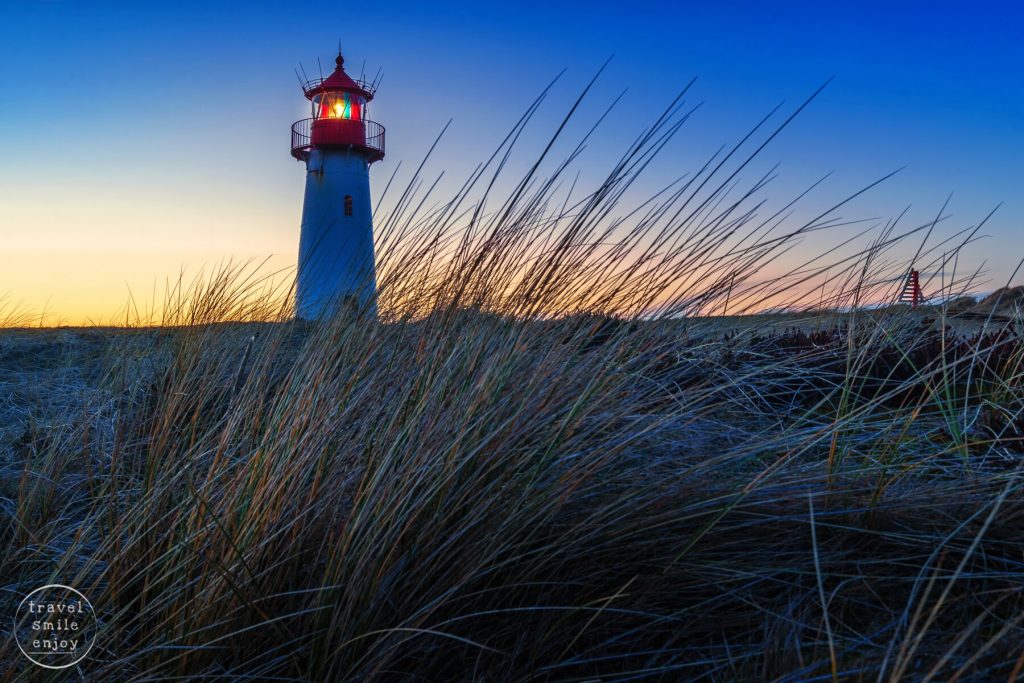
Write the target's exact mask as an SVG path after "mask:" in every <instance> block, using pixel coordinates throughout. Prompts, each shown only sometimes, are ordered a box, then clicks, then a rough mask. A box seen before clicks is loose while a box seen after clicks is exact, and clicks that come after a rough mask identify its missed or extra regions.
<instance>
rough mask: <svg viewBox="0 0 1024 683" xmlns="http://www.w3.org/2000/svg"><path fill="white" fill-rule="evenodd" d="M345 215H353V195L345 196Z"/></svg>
mask: <svg viewBox="0 0 1024 683" xmlns="http://www.w3.org/2000/svg"><path fill="white" fill-rule="evenodd" d="M345 215H346V216H351V215H352V195H350V194H347V195H345Z"/></svg>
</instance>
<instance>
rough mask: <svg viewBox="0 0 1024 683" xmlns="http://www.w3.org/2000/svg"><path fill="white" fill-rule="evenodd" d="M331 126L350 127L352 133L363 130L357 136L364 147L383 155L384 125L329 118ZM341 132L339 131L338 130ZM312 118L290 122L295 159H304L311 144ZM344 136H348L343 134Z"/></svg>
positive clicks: (338, 127) (333, 127)
mask: <svg viewBox="0 0 1024 683" xmlns="http://www.w3.org/2000/svg"><path fill="white" fill-rule="evenodd" d="M329 121H330V125H331V128H332V129H334V130H335V131H339V129H345V128H350V130H351V133H352V134H358V133H360V132H364V134H363V135H362V136H360V137H358V138H355V139H359V140H362V141H363V145H362V146H364V147H366V148H367V149H369V150H371V151H373V152H376V153H377V155H379V156H380V157H383V156H384V126H382V125H380V124H379V123H377V122H376V121H367V120H365V119H364V120H362V121H354V120H349V119H329ZM339 132H341V131H339ZM312 134H313V119H302V120H301V121H296V122H295V123H293V124H292V156H293V157H295V158H296V159H305V158H306V156H307V155H308V154H309V148H310V147H311V146H312V144H313V143H312ZM344 137H345V138H349V137H350V136H348V135H345V136H344Z"/></svg>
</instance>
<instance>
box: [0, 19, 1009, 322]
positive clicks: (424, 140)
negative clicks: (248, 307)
mask: <svg viewBox="0 0 1024 683" xmlns="http://www.w3.org/2000/svg"><path fill="white" fill-rule="evenodd" d="M1022 20H1024V11H1022V10H1021V9H1017V8H1014V7H1012V6H1011V3H994V2H992V3H987V2H974V3H962V2H961V3H952V2H905V3H881V2H879V3H821V2H815V3H722V2H717V3H710V2H708V3H668V2H665V3H653V2H645V1H644V0H637V1H635V2H617V3H610V2H586V3H583V2H516V3H507V2H499V3H491V2H488V3H468V2H465V3H462V2H449V3H444V2H431V3H425V2H375V3H367V2H361V3H344V2H331V3H306V4H303V3H284V2H281V3H264V2H246V3H223V2H202V3H192V2H180V3H120V2H118V3H113V2H89V3H84V2H71V1H62V0H48V1H36V2H33V1H31V0H23V1H22V2H18V3H16V4H15V3H9V4H5V6H4V14H3V22H2V23H0V44H2V45H3V52H2V55H3V60H2V62H0V89H2V92H3V96H2V97H0V150H2V151H3V153H4V154H3V159H2V161H0V231H2V236H3V239H4V241H5V244H6V249H5V250H4V251H3V256H2V257H0V258H3V259H5V260H4V262H3V263H0V268H2V270H0V272H6V273H7V275H6V277H5V281H4V282H2V283H0V294H3V293H5V292H6V293H7V294H8V295H9V296H11V297H14V298H16V299H18V300H19V301H24V302H27V304H28V305H30V306H38V305H39V302H40V301H43V302H45V304H46V305H47V306H49V307H50V308H51V309H52V310H54V311H55V312H56V313H57V314H58V315H59V316H61V317H62V318H63V319H67V320H71V321H74V320H77V319H78V318H79V317H81V316H91V317H93V318H94V319H95V318H97V317H102V316H103V315H105V311H108V310H110V311H112V310H113V309H114V308H116V306H115V300H116V303H117V304H120V303H121V299H123V298H124V297H125V285H126V283H127V284H128V285H129V286H131V287H133V288H137V287H140V286H142V287H145V286H146V285H145V282H147V281H149V282H150V283H151V282H152V281H153V280H154V279H159V281H161V282H162V280H163V277H164V275H166V274H168V273H172V274H173V273H176V272H177V269H178V264H187V265H189V266H190V267H194V266H195V265H196V264H199V263H204V262H208V261H210V260H215V259H216V258H219V257H221V256H223V255H229V254H231V255H236V256H241V257H249V256H263V255H269V254H276V255H277V257H276V258H278V260H279V261H278V262H279V263H282V264H285V263H287V262H289V260H290V261H291V262H294V251H295V246H296V244H297V239H298V216H299V211H300V202H301V194H302V183H303V173H302V170H301V166H300V165H299V164H298V163H296V162H295V161H293V160H292V159H291V158H290V157H289V155H288V151H287V147H286V145H287V139H288V128H289V125H290V124H291V122H292V121H293V120H295V119H298V118H303V117H304V116H306V115H308V114H307V113H306V112H307V110H306V101H305V100H304V99H303V98H302V96H301V93H300V92H299V90H298V86H297V83H296V79H295V75H294V73H293V69H294V68H295V67H296V66H297V65H298V63H299V62H301V63H303V64H304V65H305V67H306V69H307V71H308V72H310V73H312V72H313V71H315V70H316V59H317V58H318V57H319V58H320V59H321V61H322V62H323V64H324V66H325V69H326V68H327V65H329V64H330V63H331V60H332V58H333V52H334V50H335V48H336V45H337V42H338V40H339V38H340V39H341V41H342V46H343V49H344V52H345V54H346V57H347V60H348V65H349V66H350V67H352V69H351V70H354V71H358V70H359V69H358V67H359V65H360V64H361V63H362V62H363V60H365V61H366V63H367V68H368V70H369V71H370V72H371V73H373V72H375V71H376V69H377V67H380V68H382V69H383V72H384V79H383V83H382V86H381V89H380V91H379V94H378V97H377V99H376V100H375V101H374V103H373V105H374V106H373V108H372V116H373V118H374V119H376V120H378V121H380V122H382V123H383V124H384V125H385V126H387V129H388V157H387V159H385V161H384V162H382V163H381V164H378V165H376V166H375V167H374V171H373V177H374V184H375V186H377V187H378V188H379V187H380V186H382V185H383V180H384V179H385V178H386V177H387V176H388V175H390V173H391V171H392V170H393V168H394V165H395V164H396V163H397V162H398V161H400V160H404V161H405V162H406V163H405V165H404V166H403V168H406V167H408V166H410V165H413V164H414V162H416V161H418V159H419V158H420V156H421V155H422V154H423V152H424V151H425V149H426V148H427V146H428V145H429V142H430V141H431V140H432V138H433V136H434V134H435V133H436V132H438V131H439V130H440V129H441V128H442V126H443V125H444V124H445V122H446V121H447V120H448V119H449V118H453V119H454V123H453V127H452V128H451V130H450V133H449V136H448V138H447V140H446V141H445V143H444V144H442V146H441V148H440V150H439V152H438V154H437V159H436V163H435V167H436V168H438V169H439V168H445V169H447V170H448V172H449V175H451V176H452V178H453V182H454V180H455V178H456V177H459V176H460V175H461V174H463V173H465V172H467V171H468V170H469V169H470V168H471V167H472V166H473V165H474V164H475V163H476V161H479V160H482V159H483V158H485V157H486V155H487V154H488V153H489V152H490V150H491V149H492V147H493V146H494V144H495V143H496V142H497V141H498V140H499V139H500V137H501V135H503V133H504V132H505V131H506V130H507V128H508V127H509V126H510V125H511V124H512V123H513V122H514V121H515V119H516V118H518V116H519V115H520V114H521V112H522V111H523V109H524V108H525V106H526V105H527V104H528V103H529V101H530V100H532V99H533V97H534V96H535V95H536V94H537V93H538V92H539V91H540V89H541V88H542V87H543V86H544V85H545V84H546V83H547V82H548V81H549V80H550V79H551V78H552V77H554V76H555V75H556V74H557V73H558V72H560V71H561V70H562V69H563V68H564V69H566V70H567V71H566V74H565V75H564V76H563V78H562V80H561V81H560V83H559V85H558V87H557V88H556V91H555V94H554V96H553V97H552V98H551V101H550V102H549V104H548V105H547V107H546V108H545V109H544V111H543V113H542V115H541V117H540V118H539V119H538V121H537V124H536V128H535V129H536V131H537V132H538V135H537V137H536V139H537V140H538V141H539V140H540V133H541V132H542V131H544V130H545V128H546V127H547V126H549V125H550V124H551V123H552V122H553V121H554V120H555V118H556V117H557V116H558V115H559V114H561V113H563V112H564V111H565V108H566V107H567V106H568V103H569V102H570V101H571V99H572V97H574V96H575V94H576V93H577V92H578V90H579V89H580V88H581V87H582V86H583V85H584V84H585V82H586V81H587V80H588V79H589V77H590V76H591V75H592V74H593V73H594V72H595V71H596V70H597V68H598V67H599V66H600V65H601V64H602V63H603V62H604V61H605V60H606V59H607V58H609V57H613V60H612V62H611V65H610V66H609V68H608V69H607V71H606V73H605V74H604V76H603V78H602V79H601V81H600V82H599V85H598V87H597V88H596V90H595V92H594V96H593V98H592V101H591V104H590V105H589V108H585V109H584V112H583V116H584V118H583V121H586V120H587V117H588V116H590V117H592V116H593V115H595V114H596V112H597V111H598V110H600V109H601V108H602V107H603V106H604V105H605V104H607V103H608V102H609V101H610V100H611V99H612V98H613V97H614V96H615V95H617V94H618V93H619V92H620V91H621V90H622V89H623V88H628V90H629V94H628V96H627V100H626V102H625V104H624V105H623V106H622V107H621V108H620V109H619V110H618V114H617V115H616V116H615V117H613V119H612V120H611V121H610V122H609V126H606V128H605V129H604V132H603V133H602V134H601V135H600V136H599V140H598V142H597V143H596V144H595V145H593V148H592V149H591V150H589V152H588V155H589V156H587V157H586V158H585V167H586V168H588V169H598V168H603V167H604V166H606V165H608V164H610V163H611V161H612V160H613V158H614V157H615V155H616V153H617V152H618V151H620V150H621V146H622V145H623V144H624V143H625V142H626V141H627V140H628V139H631V138H632V137H633V136H634V135H635V134H636V133H637V132H639V130H640V129H641V128H642V127H643V125H644V124H645V123H647V122H648V121H649V120H650V119H651V118H652V117H653V116H654V115H655V114H656V113H657V112H658V111H660V108H661V107H662V106H664V105H665V104H666V103H667V102H668V101H669V100H670V99H671V98H672V97H673V96H674V95H675V93H676V92H677V91H678V90H679V89H680V88H681V87H682V86H683V85H685V84H686V83H687V82H688V81H689V80H690V79H691V78H692V77H694V76H697V77H698V82H697V84H696V85H695V86H694V88H693V90H692V94H691V97H690V99H691V101H693V102H694V103H696V102H703V103H704V104H703V105H702V108H701V109H700V111H699V112H698V114H697V116H695V118H694V119H693V121H692V124H688V125H687V127H686V128H685V129H684V130H683V132H682V133H681V134H680V136H679V139H678V140H677V142H676V144H674V146H673V147H672V148H670V149H669V150H668V151H667V152H666V155H665V157H664V158H663V159H662V160H661V161H660V163H659V164H658V165H657V166H656V167H655V168H654V169H652V177H651V178H650V180H649V182H650V187H651V189H654V188H655V187H656V186H658V185H660V184H661V183H662V182H664V181H667V180H668V179H670V177H673V176H674V175H676V174H677V171H681V170H683V169H686V168H693V167H694V166H696V165H698V164H699V162H700V161H701V160H703V158H704V157H705V156H706V155H707V154H708V153H710V152H711V151H712V150H714V149H716V148H717V147H718V146H720V145H721V144H724V143H728V142H731V141H735V140H736V139H738V137H739V136H740V135H742V134H743V133H744V132H745V131H746V129H747V128H748V127H749V126H750V125H751V124H753V123H754V122H756V121H757V120H758V119H759V118H760V117H761V116H762V115H763V114H764V113H766V112H767V111H768V110H769V109H771V108H772V107H773V106H775V105H776V104H778V103H779V102H780V101H783V100H784V101H786V103H787V105H788V106H790V107H792V106H796V105H797V104H799V102H800V101H801V100H802V99H803V98H804V97H805V96H806V95H807V94H809V93H810V92H812V91H813V90H814V89H815V88H816V87H817V86H818V85H819V84H820V83H821V82H823V81H824V80H825V79H827V78H829V77H831V76H834V77H835V80H834V81H833V82H832V84H831V85H830V86H829V87H828V88H827V89H826V91H825V92H824V93H823V94H822V96H821V97H820V98H819V99H818V100H817V101H816V102H815V103H814V104H813V105H812V106H811V107H810V108H809V109H808V110H807V111H806V112H805V113H804V114H802V115H801V117H800V118H799V119H798V120H797V121H796V123H795V125H794V126H793V127H792V128H791V129H789V130H787V131H786V132H785V133H784V134H783V135H782V136H781V137H780V138H779V139H778V141H777V142H776V143H775V144H774V145H773V146H772V147H771V148H769V150H768V151H767V153H766V155H765V158H764V165H765V166H767V165H770V164H773V163H775V162H781V164H782V167H781V173H782V177H781V178H780V180H779V181H778V182H777V183H776V184H775V186H774V187H772V189H771V192H772V194H773V196H776V195H777V196H778V198H779V200H780V201H781V200H784V199H788V198H789V196H790V195H792V194H793V193H794V192H795V191H797V190H798V189H801V188H802V187H803V186H805V185H807V184H808V183H810V182H811V181H813V180H814V179H816V178H818V177H819V176H821V175H823V174H824V173H827V172H829V171H835V173H834V175H833V176H832V178H831V179H830V180H829V183H828V185H827V187H826V188H825V190H824V191H823V193H822V195H821V198H820V203H819V205H823V204H825V203H826V202H827V201H828V200H829V199H831V198H836V197H839V196H841V195H844V194H846V193H848V192H851V191H853V190H855V189H857V188H858V187H859V186H861V185H864V184H866V183H868V182H870V181H871V180H874V179H875V178H877V177H879V176H881V175H883V174H885V173H887V172H889V171H891V170H893V169H895V168H898V167H902V166H906V169H905V170H904V171H903V172H902V173H901V174H900V175H899V176H897V177H896V178H894V179H893V180H891V181H889V182H888V183H887V184H886V185H884V186H883V187H881V188H879V189H877V190H876V191H874V192H872V193H871V194H870V195H868V196H867V197H865V198H864V199H863V200H862V201H859V202H858V203H857V204H856V205H855V206H854V207H851V209H850V211H851V212H852V213H851V214H850V215H857V216H865V217H866V216H880V217H888V216H892V215H895V214H896V213H898V212H899V211H900V210H901V209H902V208H903V207H904V206H906V205H908V204H910V205H912V207H913V208H912V211H911V217H912V218H915V219H919V220H921V221H923V220H926V219H927V218H929V217H930V216H932V215H933V214H934V213H935V212H936V211H937V210H938V208H939V206H940V205H941V203H942V201H943V200H944V199H945V197H946V196H947V195H948V194H949V193H950V192H953V193H954V195H953V201H952V203H951V205H950V213H951V214H952V216H953V217H952V219H951V221H950V222H949V225H950V228H951V229H952V228H954V227H962V226H965V225H969V224H972V223H974V222H976V221H977V220H979V219H980V218H982V217H983V216H984V214H985V213H987V212H988V210H990V209H991V208H992V207H994V206H995V205H996V204H998V203H999V202H1004V205H1003V207H1002V208H1001V209H1000V211H999V212H998V213H997V215H996V218H995V219H993V221H992V222H991V224H990V225H989V226H988V229H987V230H986V231H985V232H986V233H987V234H990V235H992V237H991V238H989V239H988V240H986V241H985V242H983V243H981V244H979V245H977V246H976V247H975V248H974V249H973V250H972V251H971V252H970V255H971V257H972V259H973V261H974V262H980V261H982V260H986V261H987V262H988V267H989V270H990V273H991V278H992V280H993V282H992V285H993V286H995V285H998V284H1001V282H1000V281H1001V280H1005V278H1006V277H1008V275H1009V272H1010V270H1011V269H1012V268H1013V266H1014V265H1015V264H1016V261H1017V259H1018V258H1020V257H1021V256H1024V192H1022V186H1024V78H1022V74H1024V48H1022V46H1021V39H1020V35H1021V34H1020V32H1021V26H1022ZM83 255H84V256H83ZM147 278H148V280H147ZM140 283H141V284H140Z"/></svg>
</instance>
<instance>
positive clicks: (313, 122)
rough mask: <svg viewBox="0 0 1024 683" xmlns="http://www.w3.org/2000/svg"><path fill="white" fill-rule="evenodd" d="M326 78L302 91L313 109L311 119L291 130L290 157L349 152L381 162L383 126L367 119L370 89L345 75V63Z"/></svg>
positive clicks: (316, 81) (340, 61)
mask: <svg viewBox="0 0 1024 683" xmlns="http://www.w3.org/2000/svg"><path fill="white" fill-rule="evenodd" d="M335 64H336V65H337V66H336V67H335V69H334V73H332V74H331V75H330V76H328V77H327V78H320V79H316V80H313V81H309V82H308V83H306V84H305V85H304V86H303V88H302V90H303V92H304V94H305V95H306V99H308V100H309V101H310V104H311V105H312V108H313V111H312V113H313V117H312V118H309V119H303V120H301V121H296V122H295V124H294V125H293V126H292V156H293V157H295V158H296V159H298V160H300V161H305V160H306V159H307V158H308V157H309V150H310V149H311V148H314V147H317V148H321V149H349V150H352V151H359V152H363V153H365V154H366V158H367V162H368V163H373V162H374V161H379V160H381V159H383V158H384V126H382V125H380V124H379V123H376V122H374V121H370V120H369V119H368V118H367V111H366V105H367V103H368V102H369V101H370V100H372V99H373V87H372V86H371V85H370V84H368V83H364V82H362V81H355V80H353V79H352V78H351V77H350V76H349V75H348V74H347V73H345V59H344V58H343V57H342V56H341V55H340V54H339V55H338V58H337V59H336V60H335Z"/></svg>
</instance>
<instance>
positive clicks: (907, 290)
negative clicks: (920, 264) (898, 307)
mask: <svg viewBox="0 0 1024 683" xmlns="http://www.w3.org/2000/svg"><path fill="white" fill-rule="evenodd" d="M899 300H900V302H901V303H907V304H910V307H911V308H917V307H918V305H919V304H921V302H923V301H924V294H922V293H921V276H920V275H919V274H918V272H917V271H916V270H914V269H913V268H911V269H910V272H909V273H908V274H907V281H906V282H905V283H904V284H903V290H902V291H901V292H900V298H899Z"/></svg>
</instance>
